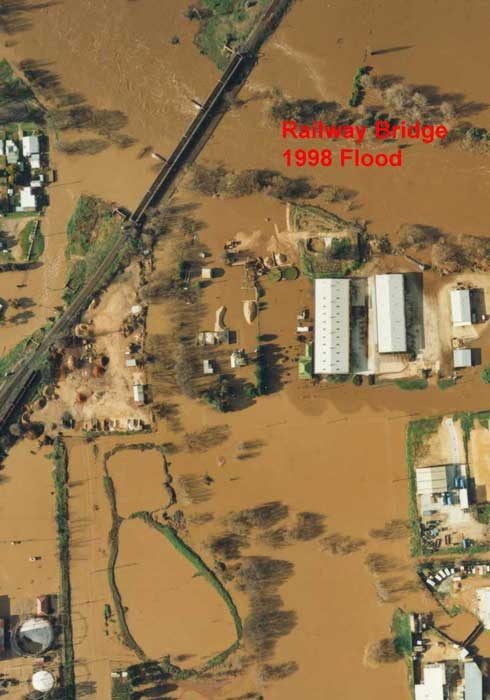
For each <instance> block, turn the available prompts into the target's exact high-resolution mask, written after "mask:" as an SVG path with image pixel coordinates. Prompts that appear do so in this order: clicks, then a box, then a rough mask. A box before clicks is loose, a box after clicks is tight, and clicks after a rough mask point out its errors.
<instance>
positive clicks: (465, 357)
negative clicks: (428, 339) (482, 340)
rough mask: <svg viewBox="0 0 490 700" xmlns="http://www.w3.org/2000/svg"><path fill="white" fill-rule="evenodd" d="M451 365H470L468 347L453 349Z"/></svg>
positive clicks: (455, 366)
mask: <svg viewBox="0 0 490 700" xmlns="http://www.w3.org/2000/svg"><path fill="white" fill-rule="evenodd" d="M453 365H454V369H460V368H462V367H471V365H472V362H471V350H470V348H456V349H455V350H453Z"/></svg>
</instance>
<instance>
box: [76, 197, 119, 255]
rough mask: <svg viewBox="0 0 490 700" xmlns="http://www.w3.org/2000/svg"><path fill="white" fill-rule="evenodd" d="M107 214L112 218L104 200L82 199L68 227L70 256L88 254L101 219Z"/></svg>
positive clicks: (95, 198)
mask: <svg viewBox="0 0 490 700" xmlns="http://www.w3.org/2000/svg"><path fill="white" fill-rule="evenodd" d="M107 214H109V216H110V212H109V210H108V207H107V205H105V204H104V203H103V202H102V200H100V199H98V198H97V197H89V196H87V195H82V196H81V197H80V199H79V200H78V202H77V205H76V207H75V211H74V212H73V214H72V215H71V217H70V220H69V221H68V225H67V227H66V232H67V234H68V245H67V247H66V254H67V255H68V256H71V255H85V254H86V253H87V252H88V250H89V248H90V245H91V243H92V241H93V239H94V237H95V233H96V227H97V224H98V222H99V219H100V218H101V217H102V216H107Z"/></svg>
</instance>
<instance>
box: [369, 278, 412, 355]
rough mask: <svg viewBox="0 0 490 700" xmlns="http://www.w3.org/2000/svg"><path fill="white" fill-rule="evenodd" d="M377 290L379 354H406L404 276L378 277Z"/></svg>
mask: <svg viewBox="0 0 490 700" xmlns="http://www.w3.org/2000/svg"><path fill="white" fill-rule="evenodd" d="M375 290H376V328H377V335H378V352H380V353H383V352H406V351H407V330H406V323H405V292H404V280H403V275H401V274H392V275H376V277H375Z"/></svg>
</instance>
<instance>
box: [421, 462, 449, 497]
mask: <svg viewBox="0 0 490 700" xmlns="http://www.w3.org/2000/svg"><path fill="white" fill-rule="evenodd" d="M415 479H416V482H417V494H419V495H420V494H424V493H426V494H433V493H442V492H443V491H447V472H446V467H421V468H419V469H416V470H415Z"/></svg>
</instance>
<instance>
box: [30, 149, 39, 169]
mask: <svg viewBox="0 0 490 700" xmlns="http://www.w3.org/2000/svg"><path fill="white" fill-rule="evenodd" d="M29 163H30V164H31V170H39V169H40V167H41V158H40V156H39V153H33V154H32V156H30V158H29Z"/></svg>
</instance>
